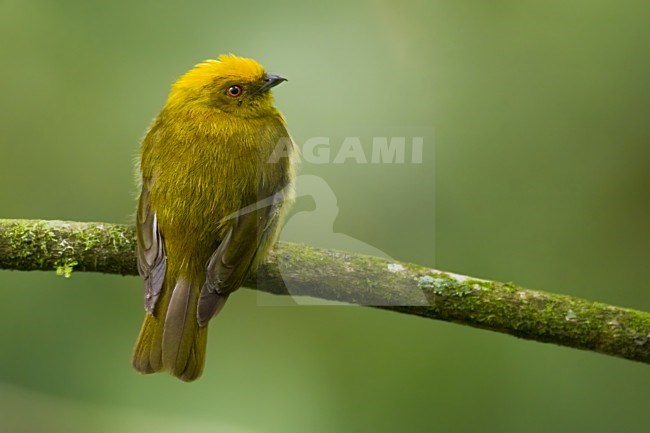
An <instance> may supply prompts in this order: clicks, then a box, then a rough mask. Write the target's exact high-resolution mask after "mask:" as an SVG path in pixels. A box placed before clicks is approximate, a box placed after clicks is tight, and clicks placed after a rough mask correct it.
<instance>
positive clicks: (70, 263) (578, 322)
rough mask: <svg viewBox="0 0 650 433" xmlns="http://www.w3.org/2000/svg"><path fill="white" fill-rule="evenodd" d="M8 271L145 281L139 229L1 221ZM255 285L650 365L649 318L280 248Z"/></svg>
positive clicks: (353, 257)
mask: <svg viewBox="0 0 650 433" xmlns="http://www.w3.org/2000/svg"><path fill="white" fill-rule="evenodd" d="M0 269H14V270H23V271H34V270H41V271H51V270H56V271H57V273H58V274H61V275H64V276H70V274H71V273H72V272H73V270H74V271H75V272H77V271H82V272H104V273H111V274H121V275H137V268H136V262H135V232H134V228H133V227H132V226H128V225H119V224H106V223H81V222H64V221H43V220H2V219H0ZM247 286H248V287H252V288H256V289H257V290H261V291H265V292H269V293H274V294H278V295H289V294H290V295H295V296H303V295H306V296H312V297H317V298H322V299H329V300H337V301H344V302H349V303H354V304H361V305H368V306H375V307H377V308H382V309H386V310H393V311H398V312H401V313H405V314H411V315H416V316H422V317H427V318H431V319H439V320H445V321H449V322H455V323H460V324H464V325H469V326H473V327H477V328H483V329H488V330H491V331H496V332H502V333H506V334H510V335H514V336H516V337H520V338H525V339H529V340H536V341H541V342H548V343H555V344H559V345H562V346H568V347H574V348H577V349H584V350H591V351H595V352H600V353H604V354H608V355H613V356H618V357H622V358H627V359H631V360H635V361H640V362H645V363H649V364H650V313H646V312H642V311H636V310H631V309H627V308H621V307H615V306H611V305H607V304H602V303H598V302H592V301H587V300H584V299H578V298H573V297H570V296H565V295H556V294H551V293H546V292H542V291H537V290H528V289H524V288H521V287H517V286H515V285H513V284H510V283H499V282H493V281H486V280H481V279H476V278H471V277H465V276H460V275H456V274H452V273H448V272H441V271H437V270H435V269H430V268H426V267H422V266H418V265H414V264H409V263H396V262H389V261H386V260H384V259H380V258H376V257H369V256H363V255H357V254H352V253H344V252H340V251H332V250H321V249H315V248H310V247H307V246H304V245H299V244H291V243H279V244H278V245H277V246H276V248H275V249H274V251H273V252H272V253H271V254H270V256H269V259H268V262H267V263H266V264H265V265H263V266H261V267H260V269H259V271H258V272H257V275H255V276H253V277H251V278H250V279H249V281H248V283H247Z"/></svg>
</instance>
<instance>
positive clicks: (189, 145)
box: [132, 54, 297, 382]
mask: <svg viewBox="0 0 650 433" xmlns="http://www.w3.org/2000/svg"><path fill="white" fill-rule="evenodd" d="M284 81H287V79H286V78H284V77H282V76H279V75H272V74H267V73H266V71H265V70H264V68H263V67H262V66H261V65H260V64H259V63H258V62H257V61H255V60H253V59H249V58H244V57H238V56H236V55H234V54H226V55H221V56H219V57H218V58H217V59H216V60H215V59H210V60H205V61H203V62H201V63H199V64H197V65H195V66H194V67H193V68H192V69H190V70H189V71H188V72H187V73H185V74H184V75H182V76H181V77H180V78H179V79H178V80H177V81H176V82H175V83H174V84H173V85H172V87H171V90H170V92H169V96H168V98H167V101H166V103H165V105H164V107H163V108H162V110H161V111H160V113H159V114H158V116H157V117H156V118H155V119H154V120H153V122H152V124H151V125H150V127H149V129H148V131H147V133H146V135H145V137H144V139H143V140H142V143H141V146H140V159H139V174H140V176H139V178H140V183H141V192H140V196H139V200H138V209H137V213H136V235H137V263H138V271H139V274H140V275H141V276H142V278H143V282H144V309H145V317H144V321H143V324H142V327H141V329H140V333H139V335H138V338H137V342H136V344H135V348H134V352H133V362H132V363H133V366H134V368H135V369H136V370H137V371H139V372H140V373H144V374H148V373H154V372H159V371H167V372H168V373H170V374H171V375H173V376H175V377H177V378H179V379H181V380H182V381H186V382H191V381H193V380H196V379H197V378H198V377H200V376H201V374H202V372H203V367H204V363H205V353H206V342H207V331H208V326H207V325H208V322H209V321H210V319H211V318H212V317H214V316H215V315H216V314H217V313H218V312H219V311H220V310H221V309H222V308H223V306H224V304H225V302H226V301H227V299H228V297H229V296H230V294H231V293H232V292H234V291H235V290H237V289H238V288H239V287H240V286H241V285H242V284H243V283H244V281H245V279H246V277H247V276H248V275H249V274H250V273H251V272H253V270H255V269H256V267H257V266H258V264H259V263H261V262H262V261H263V260H264V258H265V257H266V255H267V253H268V251H269V250H270V248H271V246H272V245H273V244H274V243H275V241H276V240H277V237H278V232H279V229H280V226H281V223H282V220H283V218H284V216H285V214H286V213H287V210H288V209H289V207H290V205H291V203H292V202H293V199H294V198H293V197H294V192H293V190H294V178H295V174H294V166H295V162H296V158H297V150H296V146H295V144H294V142H293V140H292V138H291V135H290V134H289V132H288V130H287V126H286V122H285V119H284V117H283V115H282V114H281V113H280V111H279V110H278V109H277V108H276V107H275V105H274V102H273V96H272V93H271V89H272V88H274V87H275V86H277V85H278V84H281V83H282V82H284Z"/></svg>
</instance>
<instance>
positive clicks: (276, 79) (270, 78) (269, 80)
mask: <svg viewBox="0 0 650 433" xmlns="http://www.w3.org/2000/svg"><path fill="white" fill-rule="evenodd" d="M283 81H287V79H286V78H284V77H281V76H279V75H267V76H266V80H264V84H263V85H262V87H260V89H259V90H258V91H257V93H264V92H266V91H267V90H269V89H270V88H272V87H275V86H277V85H278V84H280V83H281V82H283Z"/></svg>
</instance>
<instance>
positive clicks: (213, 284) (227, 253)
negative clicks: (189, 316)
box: [197, 190, 285, 326]
mask: <svg viewBox="0 0 650 433" xmlns="http://www.w3.org/2000/svg"><path fill="white" fill-rule="evenodd" d="M284 199H285V191H284V190H280V191H277V192H276V193H275V194H272V195H270V196H268V197H267V198H265V199H262V200H260V201H258V202H257V203H254V204H252V205H251V206H247V207H245V208H243V209H240V210H239V211H238V212H236V213H235V214H233V215H231V218H232V219H233V223H232V225H231V228H230V229H229V230H228V233H227V234H226V236H225V237H224V240H223V241H222V242H221V244H219V247H218V248H217V250H216V251H215V252H214V253H213V254H212V256H211V257H210V260H209V261H208V267H207V271H206V280H205V284H204V285H203V288H202V289H201V297H200V299H199V304H198V308H197V319H198V322H199V324H200V325H201V326H204V325H205V324H206V323H207V322H208V321H209V320H210V319H211V318H212V316H214V315H215V314H216V313H217V312H219V310H220V309H221V307H222V306H223V304H224V303H225V301H226V299H228V295H230V293H232V292H234V291H235V290H237V289H238V288H239V286H241V284H242V283H243V282H244V279H245V278H246V276H247V274H248V271H249V270H250V269H251V267H252V265H253V263H254V262H255V259H256V256H257V254H258V252H259V251H260V248H264V247H265V246H266V244H267V243H268V242H270V241H272V240H273V235H274V233H275V229H276V227H277V224H278V220H279V219H280V216H279V215H280V207H281V206H282V202H283V201H284Z"/></svg>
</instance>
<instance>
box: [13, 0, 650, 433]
mask: <svg viewBox="0 0 650 433" xmlns="http://www.w3.org/2000/svg"><path fill="white" fill-rule="evenodd" d="M649 17H650V3H648V2H643V1H631V0H624V1H619V2H614V1H597V0H596V1H594V0H590V1H566V0H562V1H560V0H549V1H544V2H539V1H537V2H533V1H521V0H518V1H515V0H509V1H498V0H495V1H490V2H486V1H478V0H476V1H463V0H456V1H399V2H398V1H388V0H384V1H361V2H350V1H339V0H334V1H331V2H320V3H316V4H307V3H306V2H282V1H275V2H268V1H257V2H214V1H201V2H199V1H194V2H191V1H177V2H168V1H139V2H121V1H114V2H89V1H75V2H73V1H63V0H56V1H54V0H53V1H29V0H25V1H18V0H13V1H12V0H3V1H0V38H1V40H2V44H1V45H0V56H1V58H2V65H3V67H2V68H0V92H1V95H2V97H1V98H0V125H1V126H2V132H1V134H0V173H1V178H0V179H1V180H2V182H1V183H0V206H1V208H0V218H3V217H4V218H48V219H64V220H79V221H107V222H119V223H123V222H130V221H131V220H132V213H133V209H134V207H135V199H134V197H135V195H136V189H135V186H134V185H135V183H134V181H133V179H134V174H133V161H134V157H135V155H136V154H137V148H138V142H139V140H140V138H141V137H142V136H143V134H144V131H145V129H146V127H147V125H148V123H149V122H150V120H151V119H152V118H153V117H154V116H155V114H156V113H157V112H158V110H159V109H160V107H161V105H162V104H163V102H164V100H165V98H166V93H167V90H168V88H169V85H170V84H171V83H172V82H173V80H174V79H175V78H177V77H178V76H179V75H180V74H182V73H183V72H185V71H186V70H187V69H188V68H189V67H191V66H192V65H193V64H195V63H196V62H198V61H200V60H202V59H204V58H209V57H214V56H216V55H217V54H219V53H222V52H234V53H237V54H239V55H243V56H249V57H253V58H256V59H257V60H259V61H260V62H261V63H262V64H263V65H265V66H266V68H267V70H269V71H271V72H273V73H280V74H283V75H286V76H287V77H289V79H290V82H289V83H287V84H284V85H282V86H281V87H278V88H277V89H276V90H275V92H274V93H275V94H276V101H277V105H278V106H279V107H280V109H281V110H282V111H283V112H284V114H285V115H286V117H287V119H288V123H289V127H290V130H291V131H292V133H293V135H294V136H295V139H296V141H297V142H298V143H302V142H304V140H307V139H308V138H310V137H313V136H332V137H342V136H345V135H350V134H351V135H354V134H355V133H356V131H362V132H359V135H362V134H368V131H373V128H377V129H376V130H377V131H382V133H381V134H380V135H385V131H391V128H395V129H394V130H395V131H398V130H399V131H403V130H409V128H415V129H418V128H420V129H422V128H424V129H426V130H433V131H434V132H433V135H432V136H428V137H427V139H426V140H425V149H424V162H423V164H419V165H413V164H403V165H399V164H393V165H388V164H383V165H381V164H380V165H372V164H368V165H360V164H354V163H349V162H348V163H346V164H339V165H336V164H323V165H314V164H302V166H301V167H300V171H301V173H303V174H312V175H316V176H319V177H321V178H322V179H323V180H325V181H326V182H327V183H328V184H329V185H330V187H331V190H332V191H333V192H334V194H335V195H336V199H337V201H338V204H337V205H338V216H337V218H336V221H335V222H334V226H333V230H334V232H338V233H342V234H345V235H346V236H348V237H350V238H354V239H357V240H359V242H360V243H365V244H368V245H372V246H373V247H375V248H378V249H380V250H381V251H383V252H385V253H386V254H388V255H390V256H392V257H395V258H397V259H401V260H406V261H412V262H417V263H421V264H424V265H429V266H436V267H437V268H440V269H444V270H449V271H455V272H459V273H463V274H468V275H473V276H480V277H484V278H491V279H496V280H505V281H513V282H516V283H518V284H521V285H524V286H527V287H533V288H538V289H542V290H548V291H553V292H560V293H566V294H570V295H575V296H581V297H586V298H590V299H595V300H601V301H604V302H608V303H613V304H617V305H623V306H628V307H633V308H638V309H644V310H650V290H649V287H648V284H647V277H646V273H647V268H646V266H647V265H648V258H649V254H648V249H649V247H650V200H648V192H649V191H650V174H649V172H650V170H649V169H648V167H649V164H648V160H649V158H650V122H649V115H650V86H648V77H650V50H649V48H650V44H649V41H650V26H648V19H649ZM415 129H413V130H415ZM339 144H340V139H339V138H335V139H332V150H333V151H335V150H336V149H337V146H338V145H339ZM434 156H435V159H434ZM434 181H435V184H434ZM328 203H329V206H334V204H333V202H328ZM315 206H316V205H315V204H314V203H313V202H311V201H309V200H306V201H305V200H301V201H299V202H298V204H297V207H296V212H298V211H300V212H299V213H298V215H303V216H304V215H308V214H309V212H312V211H313V210H314V209H315V208H316V207H315ZM301 230H302V231H301ZM293 233H294V235H296V236H304V241H305V242H308V243H309V242H314V243H318V236H316V235H315V234H314V233H315V230H314V231H310V230H309V229H307V228H305V227H303V228H302V229H301V228H300V227H298V228H297V231H294V232H293ZM301 233H302V235H301ZM268 298H270V295H268V296H267V295H264V294H257V293H255V292H253V291H250V290H247V289H242V290H241V291H240V292H238V293H237V295H236V296H233V297H232V298H231V301H230V302H229V305H228V307H227V308H226V309H225V310H224V311H223V313H222V314H221V315H220V317H219V318H218V319H217V320H215V322H214V323H212V327H211V328H212V330H211V336H210V341H209V344H208V352H209V353H208V360H207V367H206V371H205V374H204V377H203V378H202V379H201V380H200V381H198V382H196V383H194V384H185V383H181V382H179V381H177V380H175V379H173V378H171V377H168V376H167V375H153V376H139V375H137V374H136V373H135V372H134V371H133V370H132V369H131V366H130V354H131V349H132V345H133V343H134V340H135V337H136V334H137V331H138V329H139V326H140V322H141V319H142V315H143V309H142V305H141V284H140V281H139V279H137V278H134V277H126V278H125V277H119V276H111V275H91V274H88V275H84V274H81V273H76V274H73V276H72V278H70V279H64V278H62V277H57V276H55V275H54V272H51V273H17V272H9V271H3V272H0V306H1V307H0V430H1V431H3V432H4V431H6V432H39V431H48V432H57V431H66V432H86V431H92V432H136V431H137V432H142V431H152V432H153V431H155V432H160V433H163V432H180V431H183V432H185V431H190V432H213V431H226V432H283V433H284V432H347V431H355V432H394V431H409V432H424V431H440V432H448V431H454V432H475V431H478V430H480V431H499V432H549V431H572V432H611V431H623V430H624V431H629V432H631V431H647V427H648V425H649V423H650V368H649V367H648V366H647V365H642V364H636V363H633V362H630V361H625V360H620V359H615V358H610V357H606V356H603V355H598V354H594V353H588V352H581V351H577V350H571V349H566V348H560V347H556V346H553V345H545V344H539V343H533V342H527V341H519V340H516V339H514V338H512V337H508V336H504V335H500V334H495V333H491V332H486V331H480V330H475V329H471V328H466V327H462V326H458V325H453V324H448V323H441V322H435V321H429V320H424V319H418V318H414V317H407V316H402V315H399V314H395V313H390V312H383V311H376V310H374V309H369V308H362V307H345V306H336V307H334V306H330V307H323V306H320V307H319V306H300V307H292V306H276V307H270V306H265V305H268V304H270V303H272V302H271V300H270V299H268Z"/></svg>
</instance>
